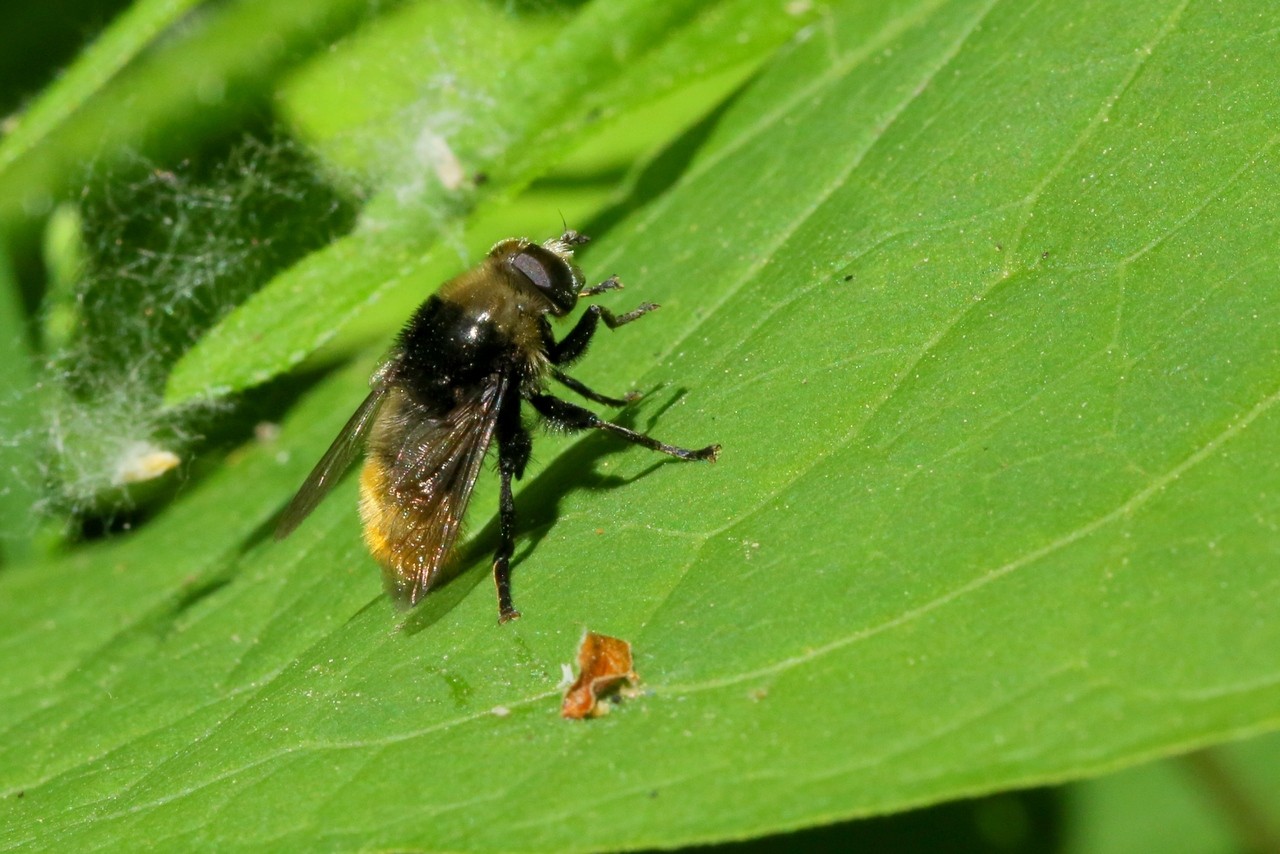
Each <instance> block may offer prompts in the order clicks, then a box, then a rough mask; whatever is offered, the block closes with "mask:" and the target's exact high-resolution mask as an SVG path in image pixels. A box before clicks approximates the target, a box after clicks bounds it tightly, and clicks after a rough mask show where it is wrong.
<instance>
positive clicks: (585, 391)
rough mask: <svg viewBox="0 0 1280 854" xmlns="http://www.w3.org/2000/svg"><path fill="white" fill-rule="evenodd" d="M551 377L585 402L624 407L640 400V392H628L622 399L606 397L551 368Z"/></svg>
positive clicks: (562, 372) (557, 369)
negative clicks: (580, 396) (592, 401)
mask: <svg viewBox="0 0 1280 854" xmlns="http://www.w3.org/2000/svg"><path fill="white" fill-rule="evenodd" d="M551 376H553V377H555V378H556V380H557V381H559V382H561V383H563V384H564V385H565V386H566V387H568V388H571V389H573V390H574V391H576V392H577V393H578V394H580V395H582V396H583V397H585V398H586V399H587V400H594V401H595V402H596V403H603V404H604V405H605V406H626V405H627V404H628V403H630V402H631V401H633V400H639V399H640V392H638V391H629V392H627V393H626V396H624V397H622V398H617V397H608V396H607V395H603V394H601V393H600V392H598V391H592V390H591V389H589V388H587V387H586V386H585V385H583V384H582V383H581V382H579V381H578V380H575V379H574V378H573V377H571V376H569V375H568V374H566V373H565V372H564V371H562V370H560V369H559V368H552V369H551Z"/></svg>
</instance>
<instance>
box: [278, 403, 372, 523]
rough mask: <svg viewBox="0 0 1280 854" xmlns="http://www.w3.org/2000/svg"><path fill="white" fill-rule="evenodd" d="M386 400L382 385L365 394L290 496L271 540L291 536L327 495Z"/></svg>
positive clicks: (345, 468) (349, 461)
mask: <svg viewBox="0 0 1280 854" xmlns="http://www.w3.org/2000/svg"><path fill="white" fill-rule="evenodd" d="M386 396H387V387H386V386H382V385H380V386H378V387H377V388H375V389H374V390H373V391H371V392H369V396H368V397H366V398H365V399H364V403H361V404H360V406H359V408H358V409H356V411H355V414H353V415H352V416H351V418H350V419H348V421H347V423H346V425H345V426H343V428H342V429H341V430H340V431H338V437H337V438H336V439H334V440H333V444H332V445H330V446H329V450H327V451H325V453H324V456H323V457H321V458H320V462H318V463H316V467H315V468H313V469H312V470H311V474H309V475H307V480H306V482H305V483H303V484H302V487H301V488H300V489H299V490H298V494H297V495H295V496H293V500H292V501H290V502H289V506H288V507H287V508H285V511H284V515H282V516H281V517H280V521H279V523H278V524H277V525H276V533H275V538H276V539H277V540H282V539H284V538H285V537H287V536H289V534H291V533H293V529H294V528H296V527H298V525H299V524H301V523H302V520H303V519H305V518H307V516H308V515H309V514H310V513H311V511H312V510H314V509H316V505H317V504H319V503H320V501H321V500H322V499H323V498H324V497H325V496H326V495H328V494H329V490H331V489H333V487H334V484H336V483H337V482H338V480H339V479H341V477H342V475H343V474H344V473H345V472H346V470H347V468H348V467H350V465H351V461H352V460H354V459H355V457H356V454H358V453H359V452H360V447H361V444H362V443H363V440H364V437H365V434H367V433H368V432H369V427H370V426H372V424H373V422H374V420H375V419H376V418H377V415H378V410H379V409H381V408H382V403H383V401H384V400H385V399H386Z"/></svg>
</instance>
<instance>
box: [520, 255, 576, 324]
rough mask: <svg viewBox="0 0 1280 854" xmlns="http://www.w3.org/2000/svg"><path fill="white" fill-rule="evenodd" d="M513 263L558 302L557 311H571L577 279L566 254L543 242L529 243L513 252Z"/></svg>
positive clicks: (545, 293) (546, 294) (556, 303)
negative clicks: (537, 243)
mask: <svg viewBox="0 0 1280 854" xmlns="http://www.w3.org/2000/svg"><path fill="white" fill-rule="evenodd" d="M511 266H512V267H515V268H516V269H517V270H519V271H520V273H521V275H523V276H524V277H525V278H526V279H528V280H529V281H530V282H532V283H533V285H534V287H536V288H537V289H538V290H540V291H541V292H542V294H543V295H544V296H545V297H546V298H547V299H548V300H549V301H550V302H551V304H552V305H553V306H555V313H556V314H558V315H560V314H568V313H569V312H570V311H572V310H573V307H574V305H576V304H577V302H578V284H579V283H578V282H577V281H576V280H575V277H574V275H573V268H572V267H570V266H569V264H568V262H567V261H565V260H564V259H563V258H560V257H559V256H557V255H555V254H554V253H552V252H551V251H550V250H549V249H546V248H544V247H542V246H537V245H534V246H526V247H525V248H524V249H522V250H520V251H519V252H518V253H516V254H515V255H513V256H511Z"/></svg>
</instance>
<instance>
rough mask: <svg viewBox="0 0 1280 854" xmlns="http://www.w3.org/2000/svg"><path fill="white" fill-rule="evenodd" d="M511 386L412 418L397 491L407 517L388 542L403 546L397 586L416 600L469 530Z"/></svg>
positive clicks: (395, 468) (395, 479) (399, 517)
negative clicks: (471, 506)
mask: <svg viewBox="0 0 1280 854" xmlns="http://www.w3.org/2000/svg"><path fill="white" fill-rule="evenodd" d="M507 386H508V381H507V379H506V377H503V376H495V377H494V378H493V381H492V382H490V383H487V384H485V385H484V386H482V387H481V388H480V389H479V390H478V391H477V393H476V394H475V396H474V397H472V398H470V399H466V400H463V401H461V402H459V403H458V404H457V405H456V406H455V407H454V408H453V409H451V410H450V411H449V412H448V413H447V414H446V415H444V416H442V417H438V418H424V419H412V418H411V419H409V421H408V423H409V424H410V425H411V426H409V428H408V430H407V431H406V433H405V436H404V440H403V444H402V445H401V447H400V450H399V453H398V454H397V456H396V459H395V462H394V464H393V465H392V466H391V472H390V481H391V482H390V490H389V491H390V492H391V494H392V495H393V496H394V497H395V501H396V503H397V504H398V505H400V506H401V507H402V508H403V510H404V511H405V512H401V513H397V514H395V516H394V517H393V518H391V519H390V520H389V524H390V531H389V534H390V536H389V538H388V539H389V540H390V541H391V542H393V543H395V544H396V545H395V552H396V554H395V559H394V560H393V561H392V566H391V570H392V571H393V573H394V575H395V577H394V578H393V579H391V581H392V582H393V584H394V586H395V588H396V591H397V592H398V593H399V594H400V595H402V596H405V597H406V598H408V600H409V601H410V602H411V603H417V602H418V601H419V600H420V599H421V598H422V597H423V596H424V595H425V594H426V593H427V591H428V590H430V588H431V585H432V584H433V583H434V582H435V580H436V578H437V577H438V575H439V573H440V569H441V567H442V566H443V565H444V562H445V559H446V558H447V557H448V555H449V552H450V551H451V549H452V548H453V544H454V541H455V540H456V539H457V537H458V533H459V532H460V531H461V529H462V517H463V514H465V513H466V510H467V504H468V503H469V502H470V500H471V492H472V489H473V488H474V487H475V483H476V478H477V477H478V476H479V474H480V466H481V464H482V463H483V462H484V457H485V453H486V452H487V451H488V449H489V443H490V442H491V441H492V439H493V432H494V428H495V426H496V425H497V422H498V407H499V404H500V402H501V401H502V398H503V396H504V394H505V391H506V389H507Z"/></svg>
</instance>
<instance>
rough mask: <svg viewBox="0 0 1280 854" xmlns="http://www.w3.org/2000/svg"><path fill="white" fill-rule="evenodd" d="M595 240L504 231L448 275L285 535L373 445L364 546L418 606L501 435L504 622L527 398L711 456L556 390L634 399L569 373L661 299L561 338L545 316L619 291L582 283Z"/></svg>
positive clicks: (573, 422) (664, 447)
mask: <svg viewBox="0 0 1280 854" xmlns="http://www.w3.org/2000/svg"><path fill="white" fill-rule="evenodd" d="M586 242H587V238H586V237H585V236H583V235H580V234H578V233H577V232H575V231H566V232H565V233H564V234H563V235H561V236H560V237H558V238H552V239H551V240H548V241H546V242H544V243H541V244H539V243H533V242H532V241H529V240H526V239H523V238H512V239H508V240H503V241H501V242H499V243H498V244H497V245H495V246H494V247H493V249H491V250H490V251H489V254H488V255H487V256H485V258H484V260H483V261H481V262H480V264H479V265H478V266H477V267H475V268H474V269H472V270H469V271H467V272H465V273H463V274H461V275H460V276H457V277H456V278H453V279H450V280H449V281H448V282H445V283H444V285H442V286H441V287H440V290H439V291H437V292H436V293H435V294H434V295H433V296H431V297H429V298H428V299H427V301H426V302H424V303H423V304H422V305H421V306H419V307H418V310H417V311H416V312H415V313H414V315H413V317H412V318H411V319H410V320H409V322H408V324H406V326H405V327H404V329H403V330H402V331H401V332H400V335H399V337H398V338H397V339H396V342H395V344H394V346H393V347H392V349H391V352H390V353H389V354H388V356H387V358H386V359H385V360H384V361H383V362H382V364H381V366H380V367H379V368H378V369H377V371H375V372H374V375H373V377H372V378H371V380H370V385H371V386H372V390H371V391H370V392H369V396H368V397H366V398H365V399H364V402H363V403H361V404H360V406H359V408H358V409H356V411H355V414H354V415H352V416H351V418H350V420H349V421H347V424H346V426H345V427H343V428H342V431H341V432H339V433H338V437H337V438H336V439H334V441H333V444H332V445H331V446H330V448H329V450H328V451H327V452H326V453H325V455H324V456H323V457H322V458H321V459H320V462H319V463H317V464H316V467H315V469H313V470H312V472H311V474H310V476H308V477H307V480H306V482H305V483H303V484H302V488H301V489H299V490H298V494H297V495H296V496H294V499H293V501H292V502H291V503H290V504H289V506H288V508H286V509H285V511H284V515H283V516H282V517H281V519H280V522H279V525H278V527H277V528H276V538H277V539H280V538H283V537H285V536H287V535H288V534H289V533H290V532H291V531H293V529H294V528H296V527H297V526H298V524H299V523H301V522H302V520H303V519H304V518H306V516H307V514H308V513H310V512H311V511H312V510H313V509H314V508H315V507H316V505H317V504H319V503H320V500H321V499H322V498H323V497H324V496H325V495H326V494H327V493H328V492H329V490H330V489H331V488H332V487H333V485H334V484H335V483H336V482H337V480H338V479H339V478H340V477H341V476H342V474H343V472H345V471H346V469H347V467H348V466H349V465H350V464H351V462H352V460H353V459H354V458H355V456H356V455H357V454H358V453H359V451H360V449H361V447H362V446H363V447H364V448H365V463H364V468H363V470H362V471H361V474H360V516H361V519H362V520H363V522H364V538H365V542H366V543H367V544H368V546H369V550H370V551H371V552H372V553H373V556H374V557H375V558H377V559H378V561H379V563H381V564H382V565H383V567H384V568H385V570H386V576H387V581H388V586H389V587H390V588H391V589H392V591H393V592H394V593H396V594H398V595H399V596H401V597H403V598H405V599H407V600H408V601H409V602H410V603H412V604H416V603H417V602H418V601H420V600H421V599H422V597H423V596H424V595H426V594H427V592H428V591H430V590H431V588H432V586H433V585H434V584H436V583H437V582H438V581H439V580H440V577H441V574H442V570H443V568H444V565H445V562H446V560H447V559H448V557H449V553H450V551H451V550H452V548H453V545H454V543H455V541H456V540H457V537H458V533H459V530H460V528H461V525H462V517H463V514H464V513H465V512H466V509H467V502H468V501H469V500H470V498H471V491H472V487H473V486H474V485H475V482H476V477H477V476H479V474H480V467H481V463H482V462H483V461H484V458H485V455H486V454H487V452H488V450H489V446H490V445H492V444H493V443H495V442H496V443H497V446H498V475H499V478H500V482H501V493H500V497H499V509H498V521H499V540H498V549H497V552H496V553H495V554H494V557H493V580H494V583H495V584H496V585H497V588H498V618H499V620H500V621H502V622H505V621H507V620H510V619H512V618H514V617H518V616H519V612H518V611H516V609H515V607H514V606H513V605H512V602H511V555H512V553H513V551H514V545H515V535H516V506H515V500H514V498H513V496H512V492H511V482H512V480H519V479H520V478H521V477H522V476H523V475H524V469H525V465H526V464H527V463H528V462H529V452H530V449H531V448H532V446H533V440H532V438H531V436H530V434H529V431H528V429H527V428H526V427H525V425H524V422H523V421H522V419H521V407H522V405H523V404H524V403H526V402H527V403H528V404H529V405H530V406H532V407H533V409H534V411H535V412H536V413H537V414H538V415H539V416H540V417H541V418H542V420H543V421H545V422H546V423H547V424H548V425H550V426H552V427H557V428H560V429H563V430H569V431H578V430H603V431H605V432H607V433H611V434H613V435H615V436H618V437H619V438H622V439H625V440H627V441H628V442H634V443H635V444H637V445H642V446H644V447H646V448H649V449H651V450H654V451H660V452H662V453H664V454H669V455H671V456H673V457H675V458H677V459H681V460H707V461H714V460H715V458H716V455H717V454H718V453H719V451H720V446H719V445H708V446H707V447H705V448H701V449H699V450H689V449H686V448H677V447H675V446H673V445H668V444H665V443H663V442H659V441H658V440H656V439H654V438H652V437H650V436H647V435H645V434H643V433H637V432H636V431H634V430H629V429H627V428H626V427H623V426H621V425H618V424H614V423H612V422H609V421H606V420H604V419H602V418H600V417H599V416H597V415H596V414H595V413H594V412H592V411H590V410H588V409H585V408H583V407H581V406H578V405H576V404H573V403H570V402H569V401H567V400H561V399H560V398H558V397H554V396H552V395H550V394H548V393H547V383H548V380H555V381H556V382H559V383H560V384H561V385H564V386H565V387H566V388H568V389H570V390H571V391H573V392H576V393H577V394H578V395H580V396H582V397H583V398H585V399H587V400H590V401H594V402H595V403H600V404H604V405H606V406H622V405H624V404H626V403H628V402H630V401H631V400H633V399H634V397H635V395H632V394H628V395H627V396H626V397H625V398H621V399H619V398H613V397H607V396H605V395H603V394H599V393H598V392H595V391H592V390H591V389H590V388H588V387H587V386H585V385H583V384H582V383H581V382H579V381H578V380H575V379H574V378H572V377H570V376H569V375H568V374H566V373H565V372H564V368H566V367H568V366H569V365H571V364H573V363H574V362H576V361H577V360H578V359H579V358H581V357H582V355H583V354H584V353H585V352H586V350H587V345H588V344H590V343H591V338H592V336H593V335H594V334H595V332H596V328H597V327H598V325H599V323H600V321H604V324H605V325H606V326H608V327H609V328H610V329H616V328H618V327H619V326H622V325H624V324H627V323H630V322H631V321H633V320H636V319H637V318H639V317H641V316H643V315H645V314H648V313H649V312H651V311H653V310H654V309H655V308H657V306H656V305H653V304H652V303H643V304H641V305H640V306H639V307H638V308H636V309H634V310H632V311H629V312H627V313H626V314H620V315H615V314H614V313H613V312H611V311H610V310H609V309H607V308H605V307H604V306H602V305H597V304H592V305H590V306H588V307H587V310H586V312H585V313H584V314H583V315H582V317H581V318H580V319H579V320H578V322H577V323H576V324H575V325H574V326H573V328H572V329H571V330H570V331H569V333H568V334H567V335H565V336H564V337H563V338H561V339H560V340H559V341H557V340H556V339H555V336H554V335H553V333H552V330H551V322H550V320H549V318H563V317H564V316H566V315H567V314H569V312H571V311H572V310H573V309H574V308H575V306H576V305H577V303H578V299H579V298H582V297H593V296H596V295H597V294H601V293H604V292H605V291H611V290H616V289H618V288H620V287H622V285H621V283H619V281H618V279H617V278H616V277H612V276H611V277H610V278H608V279H605V280H604V281H603V282H601V283H600V284H598V285H595V286H593V287H589V288H584V283H585V280H584V278H583V275H582V270H581V269H579V268H578V266H577V265H576V264H574V263H573V252H574V248H575V247H576V246H579V245H581V244H583V243H586Z"/></svg>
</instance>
